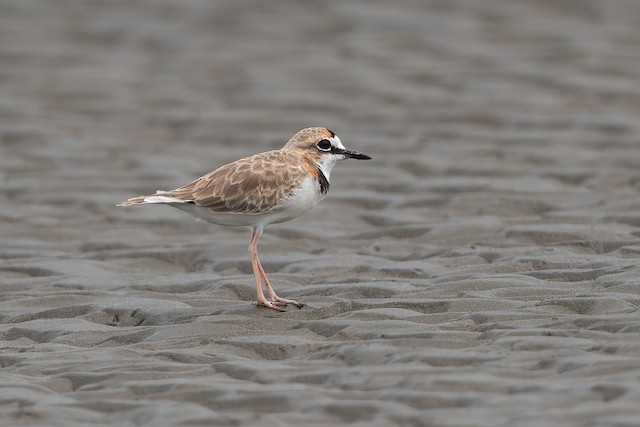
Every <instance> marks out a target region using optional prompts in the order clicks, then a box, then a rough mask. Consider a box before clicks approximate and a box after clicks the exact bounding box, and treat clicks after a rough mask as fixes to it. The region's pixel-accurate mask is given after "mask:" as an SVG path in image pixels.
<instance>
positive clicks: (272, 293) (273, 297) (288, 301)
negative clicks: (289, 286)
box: [256, 256, 304, 308]
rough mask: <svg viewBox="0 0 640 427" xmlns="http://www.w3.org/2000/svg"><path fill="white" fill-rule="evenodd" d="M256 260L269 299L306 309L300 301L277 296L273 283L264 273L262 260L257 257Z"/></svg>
mask: <svg viewBox="0 0 640 427" xmlns="http://www.w3.org/2000/svg"><path fill="white" fill-rule="evenodd" d="M256 260H257V261H258V271H259V272H260V276H261V277H262V280H263V281H264V285H265V286H266V288H267V295H269V299H270V300H271V301H272V302H274V303H276V304H278V303H280V304H284V305H287V304H293V305H295V306H296V307H298V308H302V307H304V304H302V303H299V302H298V301H295V300H292V299H286V298H282V297H279V296H278V295H276V291H274V290H273V287H272V286H271V283H269V279H267V273H265V272H264V268H262V264H261V263H260V260H259V259H258V257H257V256H256Z"/></svg>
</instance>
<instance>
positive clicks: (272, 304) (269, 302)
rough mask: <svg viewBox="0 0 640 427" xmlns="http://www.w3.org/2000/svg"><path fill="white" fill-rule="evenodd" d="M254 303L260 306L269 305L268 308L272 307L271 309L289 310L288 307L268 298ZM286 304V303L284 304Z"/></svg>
mask: <svg viewBox="0 0 640 427" xmlns="http://www.w3.org/2000/svg"><path fill="white" fill-rule="evenodd" d="M254 304H255V305H257V306H259V307H267V308H271V309H273V310H276V311H287V310H286V309H284V308H282V307H280V306H279V305H278V304H275V303H272V302H271V301H267V300H264V301H256V302H255V303H254ZM284 305H286V304H284Z"/></svg>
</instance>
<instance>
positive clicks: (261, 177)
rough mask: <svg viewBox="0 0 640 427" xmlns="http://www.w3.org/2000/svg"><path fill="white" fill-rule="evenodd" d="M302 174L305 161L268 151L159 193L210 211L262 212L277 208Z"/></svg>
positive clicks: (286, 154) (279, 152)
mask: <svg viewBox="0 0 640 427" xmlns="http://www.w3.org/2000/svg"><path fill="white" fill-rule="evenodd" d="M306 173H307V166H306V163H305V161H304V159H302V157H300V156H299V155H297V154H296V153H293V152H290V151H287V152H284V151H280V150H276V151H268V152H266V153H260V154H256V155H254V156H251V157H246V158H244V159H240V160H236V161H235V162H232V163H229V164H227V165H224V166H222V167H220V168H218V169H216V170H215V171H213V172H210V173H208V174H206V175H204V176H202V177H200V178H198V179H197V180H195V181H193V182H191V183H189V184H187V185H184V186H182V187H180V188H176V189H175V190H172V191H167V192H166V193H163V195H164V196H168V197H173V198H176V199H179V200H184V201H193V202H195V203H196V204H197V205H199V206H203V207H206V208H209V209H210V210H212V211H214V212H220V213H264V212H269V211H275V210H278V206H279V205H280V204H281V202H282V201H283V200H284V199H286V198H287V197H289V196H291V194H292V193H293V192H294V190H295V189H296V188H297V187H298V186H299V185H300V183H301V182H302V180H303V179H304V177H305V176H306Z"/></svg>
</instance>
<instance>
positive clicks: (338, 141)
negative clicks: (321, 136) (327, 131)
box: [329, 136, 344, 150]
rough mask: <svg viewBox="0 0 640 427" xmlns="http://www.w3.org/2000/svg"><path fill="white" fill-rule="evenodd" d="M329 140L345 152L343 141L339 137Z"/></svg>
mask: <svg viewBox="0 0 640 427" xmlns="http://www.w3.org/2000/svg"><path fill="white" fill-rule="evenodd" d="M329 140H333V145H334V146H335V147H338V148H342V149H343V150H344V145H342V141H340V138H338V136H334V137H331V138H329Z"/></svg>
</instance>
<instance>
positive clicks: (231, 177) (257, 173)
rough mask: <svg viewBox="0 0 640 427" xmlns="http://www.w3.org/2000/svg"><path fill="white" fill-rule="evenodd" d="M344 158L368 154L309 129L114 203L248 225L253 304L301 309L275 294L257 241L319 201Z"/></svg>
mask: <svg viewBox="0 0 640 427" xmlns="http://www.w3.org/2000/svg"><path fill="white" fill-rule="evenodd" d="M344 159H360V160H366V159H371V157H369V156H367V155H366V154H363V153H359V152H357V151H352V150H347V149H346V148H345V147H344V146H343V145H342V142H341V141H340V138H338V137H337V136H336V134H335V133H333V132H331V131H330V130H329V129H326V128H322V127H313V128H307V129H303V130H301V131H300V132H298V133H296V134H295V135H294V136H293V137H292V138H291V139H290V140H289V142H287V143H286V144H285V146H284V147H282V148H281V149H279V150H273V151H266V152H264V153H259V154H255V155H253V156H250V157H246V158H243V159H240V160H236V161H235V162H232V163H229V164H227V165H224V166H222V167H220V168H218V169H216V170H214V171H213V172H209V173H208V174H206V175H204V176H201V177H200V178H198V179H196V180H195V181H193V182H191V183H189V184H186V185H183V186H182V187H179V188H176V189H175V190H171V191H162V190H160V191H157V192H156V194H153V195H148V196H138V197H133V198H131V199H129V200H126V201H124V202H122V203H120V204H119V205H118V206H133V205H143V204H164V205H169V206H172V207H174V208H178V209H181V210H183V211H185V212H187V213H189V214H191V215H193V216H195V217H196V218H200V219H203V220H205V221H207V222H210V223H213V224H218V225H225V226H249V227H251V240H250V242H249V255H250V256H251V266H252V268H253V275H254V276H255V282H256V293H257V300H256V305H259V306H264V307H268V308H272V309H274V310H278V311H285V310H284V308H283V306H286V305H287V304H293V305H295V306H296V307H298V308H302V306H303V304H301V303H299V302H297V301H294V300H291V299H286V298H282V297H279V296H278V295H277V294H276V293H275V291H274V290H273V287H272V286H271V284H270V283H269V279H267V275H266V273H265V271H264V268H262V264H260V260H259V259H258V242H259V241H260V237H261V236H262V232H263V230H264V227H265V226H266V225H268V224H274V223H279V222H284V221H288V220H290V219H293V218H295V217H297V216H300V215H302V214H303V213H305V212H306V211H308V210H309V209H311V208H312V207H314V206H315V205H316V204H318V202H320V201H321V200H322V199H323V198H324V197H325V195H326V194H327V192H328V191H329V179H330V175H331V170H332V169H333V167H334V166H335V164H336V163H337V162H338V161H340V160H344ZM262 282H264V285H265V287H266V289H267V295H268V297H269V299H267V298H265V296H264V293H263V291H262V285H261V283H262Z"/></svg>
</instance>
